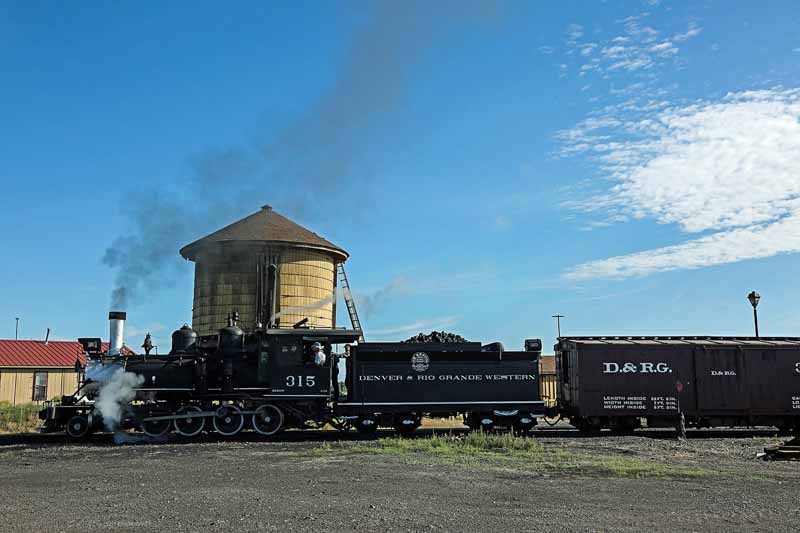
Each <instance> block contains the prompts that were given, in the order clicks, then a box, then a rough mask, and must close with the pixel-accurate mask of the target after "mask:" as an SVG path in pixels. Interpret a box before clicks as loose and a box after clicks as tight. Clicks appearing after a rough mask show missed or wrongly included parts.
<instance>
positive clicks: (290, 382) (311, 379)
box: [286, 376, 316, 387]
mask: <svg viewBox="0 0 800 533" xmlns="http://www.w3.org/2000/svg"><path fill="white" fill-rule="evenodd" d="M314 385H316V378H315V376H286V386H287V387H313V386H314Z"/></svg>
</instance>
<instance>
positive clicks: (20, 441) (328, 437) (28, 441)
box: [0, 424, 800, 457]
mask: <svg viewBox="0 0 800 533" xmlns="http://www.w3.org/2000/svg"><path fill="white" fill-rule="evenodd" d="M468 432H469V429H468V428H466V427H463V428H461V427H446V428H432V427H423V428H421V429H418V430H417V431H416V433H415V434H414V436H413V437H412V438H425V437H430V436H431V435H434V434H439V435H441V434H455V435H460V434H466V433H468ZM674 434H675V433H674V431H673V430H671V429H640V430H637V431H635V432H633V433H632V434H631V435H633V436H638V437H641V438H655V439H672V438H674ZM126 435H127V436H128V437H129V439H126V440H129V442H128V443H129V444H171V445H180V444H190V443H216V442H279V443H280V442H286V443H296V442H336V441H359V440H363V441H367V440H374V439H376V438H382V437H395V436H396V433H395V432H394V431H392V430H391V429H386V430H383V429H381V430H378V431H377V432H376V433H375V434H374V435H364V434H361V433H358V432H356V431H347V432H340V431H335V430H320V429H307V430H287V431H284V432H282V433H280V434H279V435H276V436H273V437H269V438H265V437H263V436H262V435H259V434H258V433H256V432H254V431H243V432H241V433H239V434H238V435H236V436H234V437H224V436H221V435H217V434H216V433H205V434H201V435H197V436H195V437H183V436H180V435H169V436H165V437H159V438H150V437H147V436H146V435H144V434H140V433H129V434H126ZM776 435H777V431H776V430H775V429H774V428H746V429H738V428H737V429H694V430H688V431H687V438H689V439H720V438H747V437H773V436H776ZM531 437H533V438H541V439H547V438H576V439H578V438H598V437H602V438H614V437H615V434H613V433H611V432H610V431H602V432H597V433H581V432H579V431H578V430H576V429H574V428H573V427H572V426H570V425H568V424H558V425H556V426H553V427H544V428H537V429H535V430H533V432H532V433H531ZM793 442H795V443H797V444H795V445H794V446H791V445H790V446H789V447H786V448H783V449H782V450H781V451H779V452H775V453H776V454H783V455H786V456H788V455H792V454H796V455H797V457H800V441H798V439H795V440H794V441H793ZM20 445H22V446H63V445H70V446H116V445H118V443H115V442H114V436H113V435H112V434H110V433H96V434H93V435H90V436H87V437H85V438H83V439H81V440H80V441H75V440H72V439H71V438H70V437H68V436H66V435H63V434H41V433H26V434H5V435H0V448H2V447H4V446H20ZM770 449H772V448H770ZM765 451H767V450H765ZM768 453H769V452H768Z"/></svg>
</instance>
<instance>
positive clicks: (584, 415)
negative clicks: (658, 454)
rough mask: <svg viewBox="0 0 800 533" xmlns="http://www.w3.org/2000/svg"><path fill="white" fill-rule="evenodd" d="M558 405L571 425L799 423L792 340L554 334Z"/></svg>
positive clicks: (799, 366)
mask: <svg viewBox="0 0 800 533" xmlns="http://www.w3.org/2000/svg"><path fill="white" fill-rule="evenodd" d="M555 351H556V358H557V359H556V370H557V374H558V379H559V388H560V390H559V409H560V411H561V413H562V415H564V416H567V417H569V418H570V421H571V423H573V425H575V426H576V427H578V428H579V429H586V430H597V429H601V428H604V427H608V428H612V429H616V430H631V429H633V428H635V427H637V426H638V425H639V424H640V422H641V420H643V419H645V420H646V421H647V424H648V426H650V427H679V426H680V425H681V424H683V423H685V425H687V426H693V427H713V426H777V427H778V428H780V429H783V430H786V431H789V430H794V431H797V430H798V429H800V338H797V337H781V338H775V337H770V338H767V337H761V338H739V337H737V338H733V337H562V338H561V339H559V342H558V344H556V346H555Z"/></svg>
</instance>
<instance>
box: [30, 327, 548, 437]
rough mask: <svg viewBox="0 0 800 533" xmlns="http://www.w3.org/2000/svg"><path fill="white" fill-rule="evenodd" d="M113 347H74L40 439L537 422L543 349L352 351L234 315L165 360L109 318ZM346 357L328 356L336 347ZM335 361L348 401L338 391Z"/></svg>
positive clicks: (95, 343)
mask: <svg viewBox="0 0 800 533" xmlns="http://www.w3.org/2000/svg"><path fill="white" fill-rule="evenodd" d="M109 319H110V322H111V342H110V345H109V348H108V350H106V351H103V349H102V347H103V345H102V343H101V341H100V339H96V338H91V339H89V338H86V339H79V341H80V342H81V344H82V346H83V347H84V351H85V355H86V363H85V368H84V369H83V374H84V376H85V377H84V379H83V382H82V384H81V385H80V387H79V389H78V391H77V392H76V393H75V394H73V395H70V396H64V397H62V398H61V400H60V401H59V402H53V403H52V404H50V405H47V406H46V407H45V408H44V409H43V410H42V411H41V413H40V418H42V419H43V420H44V427H43V431H46V432H55V431H66V433H67V434H68V435H69V436H71V437H75V438H80V437H84V436H86V435H87V434H89V433H91V432H92V431H95V430H102V429H105V430H109V431H116V430H118V429H123V430H124V429H130V428H135V429H139V430H141V431H142V432H144V433H145V434H147V435H150V436H161V435H165V434H167V433H169V432H170V431H173V430H174V431H175V432H177V433H179V434H181V435H185V436H193V435H197V434H198V433H200V432H202V431H204V430H206V431H211V430H213V431H215V432H216V433H218V434H220V435H224V436H232V435H235V434H237V433H238V432H240V431H241V430H243V429H245V428H251V429H253V430H255V431H257V432H258V433H260V434H263V435H274V434H276V433H278V432H280V431H281V430H282V429H284V428H292V427H294V428H300V427H321V426H323V425H325V424H327V423H330V424H331V425H333V426H334V427H337V428H339V429H342V430H344V429H349V428H355V429H357V430H358V431H361V432H372V431H375V430H376V429H377V428H378V427H379V426H384V427H394V428H395V429H396V430H397V431H398V432H401V433H410V432H413V431H414V430H415V429H416V428H417V427H418V426H419V425H420V423H421V420H422V417H423V416H429V415H430V416H455V415H460V416H463V417H464V420H465V422H466V423H467V425H469V426H470V427H472V428H486V429H489V428H493V427H499V426H503V427H509V428H514V429H515V430H518V431H527V430H529V429H530V428H532V427H533V426H534V425H535V424H536V419H537V418H538V417H540V416H543V415H544V402H543V401H542V400H541V399H540V398H539V387H538V379H539V370H538V369H539V365H538V359H539V356H540V354H541V341H539V340H538V339H532V340H529V341H526V345H525V348H526V349H525V350H524V351H519V352H508V351H505V350H503V347H502V345H500V344H499V343H493V344H489V345H486V346H482V345H481V344H480V343H471V342H465V343H451V344H440V343H431V344H403V343H363V342H362V343H358V344H355V345H352V346H351V345H350V343H353V342H355V341H356V340H357V339H359V337H361V332H360V331H357V330H346V329H312V328H306V327H302V325H298V326H299V327H296V328H292V329H270V328H265V329H256V330H255V331H252V332H249V333H246V332H245V331H243V330H242V329H241V328H240V327H239V325H238V324H237V317H236V315H235V314H233V315H232V316H231V317H230V319H229V324H228V326H227V327H225V328H223V329H221V330H220V331H219V333H218V334H217V335H211V336H198V335H197V334H196V333H195V332H194V331H193V330H192V329H191V328H190V327H189V326H186V325H184V326H183V327H182V328H180V329H179V330H177V331H175V332H174V333H173V335H172V349H171V350H170V352H169V354H167V355H150V354H128V353H125V352H124V350H123V343H122V331H123V328H124V320H125V315H124V313H117V312H114V313H111V314H110V315H109ZM342 345H345V346H348V347H349V353H344V354H337V353H336V351H335V347H336V346H342ZM342 358H343V359H344V366H345V368H346V391H344V392H342V391H340V386H339V360H340V359H342Z"/></svg>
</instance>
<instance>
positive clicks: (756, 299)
mask: <svg viewBox="0 0 800 533" xmlns="http://www.w3.org/2000/svg"><path fill="white" fill-rule="evenodd" d="M747 299H748V300H750V305H752V306H753V322H754V323H755V326H756V339H757V338H758V311H757V310H756V307H758V302H759V300H761V295H760V294H758V293H757V292H756V291H751V292H750V294H748V295H747Z"/></svg>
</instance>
